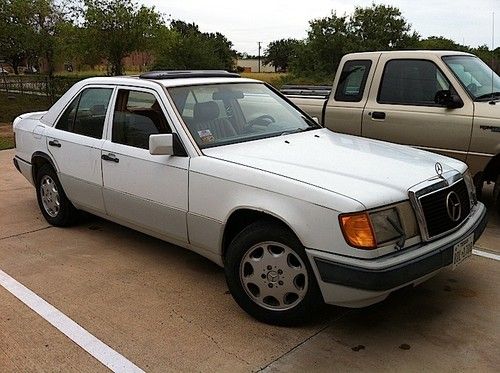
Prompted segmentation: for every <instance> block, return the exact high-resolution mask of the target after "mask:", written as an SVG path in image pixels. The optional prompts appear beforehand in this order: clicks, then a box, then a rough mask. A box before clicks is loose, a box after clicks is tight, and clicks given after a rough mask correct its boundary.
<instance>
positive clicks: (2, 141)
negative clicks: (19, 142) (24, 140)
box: [0, 123, 14, 150]
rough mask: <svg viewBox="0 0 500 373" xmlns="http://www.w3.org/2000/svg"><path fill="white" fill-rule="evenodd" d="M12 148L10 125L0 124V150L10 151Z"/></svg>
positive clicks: (12, 137)
mask: <svg viewBox="0 0 500 373" xmlns="http://www.w3.org/2000/svg"><path fill="white" fill-rule="evenodd" d="M13 147H14V134H13V133H12V124H10V123H0V150H4V149H11V148H13Z"/></svg>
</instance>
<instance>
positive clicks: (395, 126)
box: [282, 51, 500, 211]
mask: <svg viewBox="0 0 500 373" xmlns="http://www.w3.org/2000/svg"><path fill="white" fill-rule="evenodd" d="M282 91H283V93H285V95H287V96H288V98H289V99H290V100H291V101H293V102H294V103H295V104H296V105H297V106H299V107H300V108H302V109H303V110H304V111H306V112H307V113H309V114H310V115H311V116H313V117H316V118H318V120H319V122H320V123H321V124H323V125H324V126H325V127H327V128H330V129H331V130H333V131H336V132H342V133H348V134H353V135H358V136H364V137H370V138H374V139H380V140H385V141H390V142H394V143H399V144H407V145H412V146H415V147H418V148H421V149H425V150H429V151H433V152H437V153H441V154H444V155H447V156H450V157H454V158H458V159H460V160H462V161H464V162H466V163H467V164H468V165H469V169H470V170H471V172H472V174H473V175H474V180H475V183H476V187H477V189H478V194H479V195H480V193H481V189H482V186H483V183H484V182H488V183H490V182H496V184H495V188H494V196H495V200H496V201H497V206H499V211H500V77H499V76H498V75H497V74H496V73H494V72H493V71H492V70H491V69H490V68H489V67H488V66H487V65H486V64H485V63H484V62H482V61H481V60H480V59H479V58H477V57H476V56H474V55H472V54H468V53H462V52H450V51H397V52H366V53H353V54H348V55H346V56H344V57H343V58H342V60H341V62H340V65H339V69H338V71H337V74H336V76H335V80H334V82H333V88H332V89H329V87H307V86H286V87H284V89H283V90H282Z"/></svg>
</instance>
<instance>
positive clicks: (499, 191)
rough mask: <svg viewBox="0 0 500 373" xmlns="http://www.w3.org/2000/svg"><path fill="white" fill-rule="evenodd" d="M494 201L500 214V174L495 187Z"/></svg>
mask: <svg viewBox="0 0 500 373" xmlns="http://www.w3.org/2000/svg"><path fill="white" fill-rule="evenodd" d="M493 203H494V204H495V206H496V210H497V213H498V214H500V175H498V176H497V180H496V181H495V187H494V188H493Z"/></svg>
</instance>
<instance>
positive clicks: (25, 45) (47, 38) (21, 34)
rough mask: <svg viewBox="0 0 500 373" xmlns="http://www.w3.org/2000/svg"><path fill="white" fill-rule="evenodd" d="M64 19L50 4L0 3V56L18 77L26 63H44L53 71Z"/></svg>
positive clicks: (47, 0)
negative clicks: (40, 60) (55, 50)
mask: <svg viewBox="0 0 500 373" xmlns="http://www.w3.org/2000/svg"><path fill="white" fill-rule="evenodd" d="M63 21H64V15H63V13H62V12H61V10H60V9H59V7H58V6H57V5H56V4H55V2H54V0H0V53H1V54H2V55H3V57H4V58H5V59H6V60H7V61H8V62H9V63H10V64H11V65H12V68H13V69H14V72H15V73H16V74H18V73H19V70H18V69H19V66H20V64H21V63H22V62H23V61H24V60H25V59H26V60H28V62H31V63H33V64H37V62H38V59H39V58H40V57H44V58H45V60H46V62H47V67H48V73H49V75H52V73H53V71H54V48H55V44H56V38H57V35H58V30H59V26H60V24H61V22H63Z"/></svg>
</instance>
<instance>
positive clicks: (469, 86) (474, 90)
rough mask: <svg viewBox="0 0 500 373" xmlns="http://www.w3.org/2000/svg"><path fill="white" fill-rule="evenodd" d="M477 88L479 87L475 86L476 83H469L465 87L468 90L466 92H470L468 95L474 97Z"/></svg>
mask: <svg viewBox="0 0 500 373" xmlns="http://www.w3.org/2000/svg"><path fill="white" fill-rule="evenodd" d="M478 88H479V87H478V86H477V84H476V83H471V84H469V85H468V86H467V89H468V90H469V92H470V93H472V94H473V95H474V94H476V92H477V89H478Z"/></svg>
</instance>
